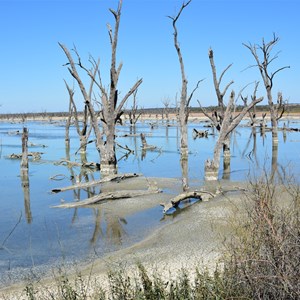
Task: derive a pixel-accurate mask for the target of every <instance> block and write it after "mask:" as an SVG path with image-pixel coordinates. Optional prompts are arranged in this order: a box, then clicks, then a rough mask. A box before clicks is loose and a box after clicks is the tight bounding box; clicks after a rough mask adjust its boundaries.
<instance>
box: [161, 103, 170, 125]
mask: <svg viewBox="0 0 300 300" xmlns="http://www.w3.org/2000/svg"><path fill="white" fill-rule="evenodd" d="M162 103H163V105H164V112H165V115H166V122H167V125H168V124H169V122H170V120H169V111H170V103H171V100H170V98H168V97H167V98H165V99H164V100H162Z"/></svg>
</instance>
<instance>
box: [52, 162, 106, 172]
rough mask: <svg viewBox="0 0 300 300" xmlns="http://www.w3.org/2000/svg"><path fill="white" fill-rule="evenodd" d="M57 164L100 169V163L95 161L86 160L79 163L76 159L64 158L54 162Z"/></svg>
mask: <svg viewBox="0 0 300 300" xmlns="http://www.w3.org/2000/svg"><path fill="white" fill-rule="evenodd" d="M54 164H55V165H64V164H65V165H69V166H75V167H82V168H90V169H96V170H99V169H100V164H99V163H95V162H84V163H79V162H76V161H70V160H67V159H62V160H60V161H57V162H55V163H54Z"/></svg>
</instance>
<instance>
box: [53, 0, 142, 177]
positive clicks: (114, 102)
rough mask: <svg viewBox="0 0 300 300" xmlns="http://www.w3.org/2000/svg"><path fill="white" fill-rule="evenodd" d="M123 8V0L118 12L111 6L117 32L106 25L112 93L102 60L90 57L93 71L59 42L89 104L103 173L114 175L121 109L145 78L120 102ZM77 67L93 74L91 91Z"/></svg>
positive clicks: (71, 71)
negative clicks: (95, 94) (95, 100)
mask: <svg viewBox="0 0 300 300" xmlns="http://www.w3.org/2000/svg"><path fill="white" fill-rule="evenodd" d="M121 8H122V0H119V4H118V9H117V11H114V10H113V9H110V12H111V13H112V14H113V16H114V19H115V27H114V31H113V30H112V28H111V26H110V25H109V24H107V27H108V33H109V38H110V44H111V66H110V86H109V93H108V92H107V90H106V88H105V87H104V86H103V85H102V80H101V77H100V72H99V63H100V61H99V60H98V61H97V62H96V61H95V60H93V59H90V61H91V63H92V70H89V69H87V68H85V67H84V66H83V65H82V63H81V59H80V57H79V55H78V53H77V51H76V49H75V50H74V51H75V54H76V56H77V58H78V63H77V64H75V62H74V60H73V58H72V56H71V54H70V52H69V51H68V49H67V48H66V47H65V46H64V45H62V44H59V45H60V46H61V48H62V49H63V51H64V52H65V54H66V56H67V58H68V61H69V63H68V64H67V65H68V66H69V67H68V70H69V72H70V73H71V75H72V76H73V77H74V78H75V80H76V81H77V83H78V86H79V88H80V90H81V93H82V95H83V98H84V103H85V105H86V106H87V108H88V111H89V115H90V118H91V124H92V127H93V130H94V132H95V136H96V148H97V151H98V152H99V157H100V171H101V174H102V175H109V174H115V173H116V172H117V159H116V153H115V125H116V123H117V122H118V121H121V119H120V117H121V115H122V114H123V111H122V109H123V107H124V105H125V103H126V101H127V99H128V98H129V97H130V96H131V95H132V94H133V93H134V92H135V91H136V90H137V88H138V87H139V85H140V84H141V83H142V79H139V80H138V81H137V82H136V83H135V84H134V85H133V86H132V87H131V89H130V90H129V91H128V92H127V94H125V96H124V97H123V98H122V100H121V101H120V103H118V90H117V85H118V80H119V75H120V72H121V69H122V66H123V64H122V63H120V64H119V66H118V67H117V66H116V52H117V44H118V33H119V24H120V18H121ZM76 66H79V67H80V68H81V69H83V70H84V71H85V72H86V73H87V75H88V76H89V77H90V79H91V84H90V89H89V92H87V90H86V88H85V86H84V84H83V81H82V80H81V78H80V76H79V74H78V72H77V69H76ZM96 76H98V77H99V79H98V77H97V78H96ZM93 84H95V85H96V86H97V87H98V89H99V90H100V95H101V107H102V111H101V122H102V131H101V129H100V127H99V125H98V114H97V113H96V111H95V109H94V107H93V104H92V98H91V95H92V89H93Z"/></svg>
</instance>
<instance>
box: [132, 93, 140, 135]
mask: <svg viewBox="0 0 300 300" xmlns="http://www.w3.org/2000/svg"><path fill="white" fill-rule="evenodd" d="M137 92H138V89H136V90H135V91H134V92H133V93H132V96H133V103H132V106H131V110H130V111H129V122H130V126H131V128H130V130H131V129H132V127H134V126H135V125H136V123H137V121H138V120H139V118H140V117H141V115H142V113H141V112H138V105H137V98H136V95H137Z"/></svg>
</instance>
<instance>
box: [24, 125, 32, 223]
mask: <svg viewBox="0 0 300 300" xmlns="http://www.w3.org/2000/svg"><path fill="white" fill-rule="evenodd" d="M21 184H22V189H23V193H24V207H25V214H26V220H27V222H28V223H29V224H30V223H31V221H32V214H31V209H30V193H29V175H28V129H27V128H26V127H24V128H23V134H22V160H21Z"/></svg>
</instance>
